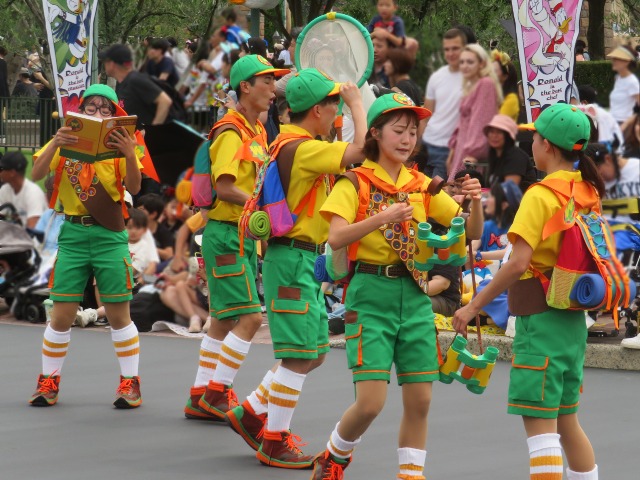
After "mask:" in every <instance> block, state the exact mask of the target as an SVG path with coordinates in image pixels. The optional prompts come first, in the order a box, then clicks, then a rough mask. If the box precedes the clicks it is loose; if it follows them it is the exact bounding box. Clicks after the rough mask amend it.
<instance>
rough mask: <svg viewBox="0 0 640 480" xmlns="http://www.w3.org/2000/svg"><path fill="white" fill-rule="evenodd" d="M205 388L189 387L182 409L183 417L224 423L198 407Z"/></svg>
mask: <svg viewBox="0 0 640 480" xmlns="http://www.w3.org/2000/svg"><path fill="white" fill-rule="evenodd" d="M206 390H207V387H191V390H190V391H189V400H187V404H186V405H185V407H184V416H185V417H187V418H190V419H193V420H208V421H210V422H224V420H221V419H220V418H218V417H216V416H215V415H212V414H211V413H209V412H207V411H205V410H203V409H202V408H200V406H199V405H198V401H200V398H202V395H204V392H205V391H206Z"/></svg>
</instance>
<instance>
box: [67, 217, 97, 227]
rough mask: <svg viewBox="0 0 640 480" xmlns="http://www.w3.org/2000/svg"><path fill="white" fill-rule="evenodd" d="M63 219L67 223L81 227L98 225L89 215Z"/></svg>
mask: <svg viewBox="0 0 640 480" xmlns="http://www.w3.org/2000/svg"><path fill="white" fill-rule="evenodd" d="M64 219H65V220H66V221H67V222H71V223H77V224H79V225H82V226H83V227H90V226H92V225H98V222H97V221H96V219H95V218H93V217H92V216H91V215H65V216H64Z"/></svg>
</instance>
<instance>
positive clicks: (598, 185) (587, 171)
mask: <svg viewBox="0 0 640 480" xmlns="http://www.w3.org/2000/svg"><path fill="white" fill-rule="evenodd" d="M578 160H579V161H578V170H580V173H581V174H582V179H583V180H585V181H587V182H590V183H591V185H593V186H594V187H595V189H596V190H597V191H598V195H600V198H604V196H605V193H606V189H605V186H604V180H602V177H601V176H600V173H599V172H598V168H597V167H596V164H595V163H593V160H591V158H589V157H588V156H587V155H585V154H584V152H580V153H579V154H578Z"/></svg>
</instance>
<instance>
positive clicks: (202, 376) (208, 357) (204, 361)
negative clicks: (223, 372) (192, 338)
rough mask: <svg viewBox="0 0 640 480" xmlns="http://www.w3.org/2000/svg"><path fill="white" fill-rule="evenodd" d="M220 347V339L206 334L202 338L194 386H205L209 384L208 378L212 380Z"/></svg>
mask: <svg viewBox="0 0 640 480" xmlns="http://www.w3.org/2000/svg"><path fill="white" fill-rule="evenodd" d="M221 348H222V340H216V339H215V338H211V337H210V336H208V335H205V336H204V337H203V338H202V343H200V362H199V363H198V371H197V372H196V381H195V382H194V384H193V386H194V387H206V386H207V385H209V380H213V374H214V372H215V371H216V366H217V364H218V358H219V356H220V349H221Z"/></svg>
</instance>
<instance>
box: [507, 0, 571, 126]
mask: <svg viewBox="0 0 640 480" xmlns="http://www.w3.org/2000/svg"><path fill="white" fill-rule="evenodd" d="M512 7H513V17H514V19H515V23H516V39H517V42H518V53H519V58H520V71H521V74H522V88H523V93H524V99H525V107H526V110H527V119H528V121H529V122H533V121H535V120H536V118H538V115H540V112H541V111H542V110H543V109H544V108H545V107H547V106H549V105H553V104H555V103H557V102H566V103H570V102H571V99H572V98H577V94H576V93H575V92H577V87H576V86H575V85H574V80H573V72H574V63H575V54H574V52H575V42H576V40H577V39H578V29H579V27H580V11H581V10H582V0H512Z"/></svg>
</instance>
